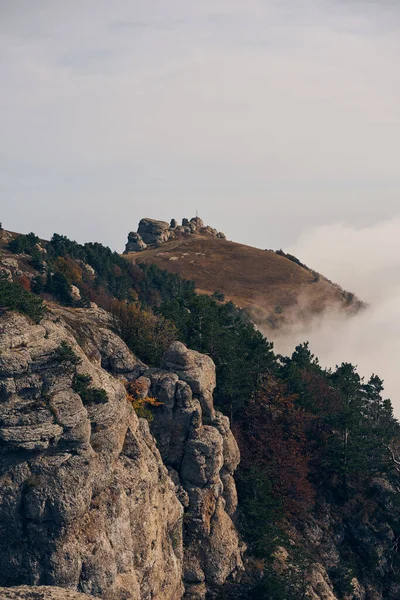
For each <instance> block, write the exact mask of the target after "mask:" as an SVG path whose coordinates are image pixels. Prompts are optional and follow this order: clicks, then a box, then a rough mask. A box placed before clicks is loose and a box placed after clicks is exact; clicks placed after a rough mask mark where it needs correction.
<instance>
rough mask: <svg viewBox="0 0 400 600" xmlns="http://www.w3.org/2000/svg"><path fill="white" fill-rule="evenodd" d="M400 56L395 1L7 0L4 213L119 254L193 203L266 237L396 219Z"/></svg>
mask: <svg viewBox="0 0 400 600" xmlns="http://www.w3.org/2000/svg"><path fill="white" fill-rule="evenodd" d="M399 56H400V5H399V3H398V2H397V1H389V0H380V1H378V0H376V1H374V0H360V1H354V0H353V1H334V0H297V1H296V2H293V0H279V1H273V0H270V1H268V0H266V1H261V0H248V1H247V2H243V1H239V0H212V1H211V0H204V1H203V2H188V1H187V0H170V1H169V2H165V1H162V0H147V1H146V2H138V1H137V0H131V1H130V2H126V1H125V0H115V1H114V2H109V1H108V0H84V1H83V2H82V1H81V0H68V2H65V1H62V0H34V1H32V0H3V1H2V2H0V85H1V90H2V92H1V94H0V132H1V135H0V198H1V200H0V202H1V216H0V219H1V220H2V221H3V223H4V224H5V226H7V227H8V228H9V229H14V230H21V231H27V230H30V229H33V230H34V231H36V232H37V233H38V234H40V235H42V236H43V237H48V236H49V235H51V234H52V233H53V232H54V231H58V232H60V233H65V234H67V235H69V236H70V237H73V238H77V239H78V240H79V241H85V240H89V239H90V240H94V239H96V240H99V241H102V242H104V243H106V244H109V245H111V246H112V247H113V248H116V249H119V250H121V249H122V247H123V244H124V241H125V236H126V234H127V233H128V231H129V230H131V229H135V228H136V225H137V221H138V220H139V219H140V218H141V217H142V216H150V217H153V218H161V219H165V220H166V219H169V218H171V217H176V218H182V217H183V216H188V217H191V216H193V215H194V214H195V211H196V208H197V209H198V210H199V214H200V216H202V217H203V218H204V220H205V221H206V222H207V223H209V224H210V225H213V226H214V227H216V228H218V229H220V230H223V231H225V232H226V233H227V235H228V237H229V238H230V239H234V240H237V241H241V242H244V243H248V244H253V245H256V246H259V247H267V248H279V247H285V246H288V245H289V244H292V243H294V241H295V239H296V238H297V236H298V235H300V233H301V232H302V230H303V229H305V228H307V227H310V226H315V225H321V224H326V223H331V222H333V221H336V220H340V221H342V222H344V223H348V224H352V225H355V226H359V225H366V224H371V223H374V222H376V221H377V220H380V219H382V218H389V217H391V216H393V215H394V214H396V213H397V211H398V201H399V177H400V175H399V168H398V157H399V155H400V118H399V115H400V70H399V68H398V64H399ZM339 279H340V278H339Z"/></svg>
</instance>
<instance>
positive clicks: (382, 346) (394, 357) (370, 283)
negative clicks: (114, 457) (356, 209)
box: [274, 217, 400, 416]
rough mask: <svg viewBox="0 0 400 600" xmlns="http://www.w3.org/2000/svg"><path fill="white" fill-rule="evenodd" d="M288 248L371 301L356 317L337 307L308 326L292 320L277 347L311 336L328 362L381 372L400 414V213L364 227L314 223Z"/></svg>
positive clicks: (280, 349)
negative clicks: (316, 224) (353, 365)
mask: <svg viewBox="0 0 400 600" xmlns="http://www.w3.org/2000/svg"><path fill="white" fill-rule="evenodd" d="M286 250H287V251H288V252H290V253H291V254H294V255H295V256H297V257H298V258H300V260H301V261H302V262H303V263H305V264H307V265H308V266H309V267H311V268H313V269H315V270H316V271H318V272H320V273H322V274H323V275H325V276H326V277H328V278H329V279H331V280H332V281H334V282H336V283H339V284H340V285H341V286H342V287H344V288H345V289H347V290H349V291H351V292H354V293H355V294H356V295H357V296H358V297H359V298H360V299H361V300H363V301H365V302H367V303H368V306H367V308H366V309H365V310H363V311H361V312H360V313H358V314H357V315H356V316H353V317H346V316H344V315H343V313H339V312H337V311H335V310H332V311H330V312H328V313H326V314H324V316H322V317H318V318H316V319H315V320H314V321H312V322H311V323H310V324H308V325H303V326H301V325H297V326H296V325H291V327H290V331H289V330H288V331H287V332H285V333H284V334H281V335H280V336H278V337H276V338H275V339H274V342H275V348H276V350H277V351H278V352H280V353H283V354H291V352H293V349H294V347H295V345H296V344H298V343H301V342H304V341H306V340H308V341H309V342H310V348H311V350H312V352H313V353H314V354H316V355H317V356H318V358H319V360H320V363H321V365H322V366H324V367H335V365H337V364H341V363H342V362H351V363H353V364H355V365H357V366H358V371H359V373H360V375H361V376H364V377H365V378H368V377H369V376H370V375H371V374H372V373H375V374H377V375H379V376H380V377H381V378H382V379H384V383H385V397H389V398H391V400H392V402H393V406H394V410H395V413H396V414H397V416H400V392H399V390H400V368H399V367H400V217H396V218H394V219H391V220H387V221H382V222H380V223H377V224H376V225H373V226H369V227H362V228H355V227H351V226H349V225H345V224H340V223H336V224H332V225H326V226H324V227H317V228H312V229H310V230H308V231H304V233H302V235H301V236H300V237H299V239H298V240H297V242H296V243H295V244H294V245H292V246H291V247H288V248H286Z"/></svg>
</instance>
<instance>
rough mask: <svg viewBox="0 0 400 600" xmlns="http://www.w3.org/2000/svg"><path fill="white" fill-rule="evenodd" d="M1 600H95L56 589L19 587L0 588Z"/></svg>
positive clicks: (69, 591)
mask: <svg viewBox="0 0 400 600" xmlns="http://www.w3.org/2000/svg"><path fill="white" fill-rule="evenodd" d="M0 598H1V600H96V599H95V597H94V596H87V595H86V594H80V593H78V592H73V591H72V590H65V589H63V588H58V587H52V586H50V587H47V586H38V587H30V586H25V585H23V586H21V587H13V588H0Z"/></svg>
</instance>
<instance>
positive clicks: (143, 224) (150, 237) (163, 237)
mask: <svg viewBox="0 0 400 600" xmlns="http://www.w3.org/2000/svg"><path fill="white" fill-rule="evenodd" d="M169 228H170V226H169V224H168V223H167V222H166V221H156V220H155V219H142V220H141V221H140V223H139V228H138V234H139V235H140V236H141V238H142V240H143V241H144V243H145V244H149V245H152V244H162V243H163V242H166V241H168V239H169V237H170V233H169Z"/></svg>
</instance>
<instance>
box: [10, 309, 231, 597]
mask: <svg viewBox="0 0 400 600" xmlns="http://www.w3.org/2000/svg"><path fill="white" fill-rule="evenodd" d="M175 370H176V371H175ZM79 378H80V379H79ZM137 378H140V380H141V383H142V387H144V389H145V391H146V393H148V394H150V395H153V396H154V397H156V398H157V400H159V401H160V402H162V403H163V404H162V405H161V406H159V407H158V408H154V409H153V412H154V421H153V422H152V423H151V432H150V429H149V424H148V422H147V421H146V420H144V419H138V418H137V416H136V414H135V412H134V411H133V409H132V407H131V405H130V404H129V403H128V402H127V399H126V390H125V386H124V383H123V381H124V380H128V381H131V380H134V379H137ZM82 380H85V381H86V386H87V385H89V389H94V391H95V392H96V390H97V392H96V393H91V394H87V393H84V390H83V391H82V387H79V386H78V385H77V382H79V381H81V382H82ZM88 382H89V383H88ZM214 387H215V367H214V364H213V363H212V361H211V359H209V358H208V357H204V356H202V355H200V354H198V353H197V352H192V351H190V350H188V349H187V348H186V347H185V346H184V345H183V344H177V343H175V344H173V346H172V347H171V348H170V349H169V350H168V351H167V353H166V355H165V357H164V361H163V369H148V368H147V367H146V365H144V364H143V363H142V362H141V361H139V360H137V359H136V357H134V356H133V355H132V354H131V352H130V351H129V350H128V348H127V347H126V345H125V344H124V342H123V341H122V340H121V339H120V338H119V337H118V336H117V335H116V334H115V333H113V332H112V331H111V329H110V322H109V316H108V314H107V313H105V312H104V311H102V310H99V309H98V308H97V307H96V306H94V305H93V306H92V307H91V308H89V309H67V308H60V307H52V309H51V311H50V312H49V313H48V314H47V315H46V318H45V319H43V320H42V321H41V323H40V324H39V325H33V324H31V323H30V322H28V320H27V319H26V318H25V317H23V316H21V315H18V314H11V313H9V314H7V315H5V316H4V317H2V318H1V320H0V585H3V586H23V585H28V584H29V585H33V586H43V585H44V586H58V587H60V588H68V589H71V590H76V591H79V592H82V593H85V594H89V595H91V596H98V597H100V598H102V599H103V600H145V599H146V600H147V599H149V598H157V600H179V599H180V598H182V597H183V594H184V586H185V587H186V596H185V598H187V599H191V600H192V599H193V600H194V599H196V600H198V599H201V600H203V599H204V598H205V594H206V591H207V590H213V589H215V588H216V587H217V586H218V585H220V584H221V583H223V581H224V580H225V579H226V578H227V577H229V576H231V577H234V576H235V573H237V572H238V570H240V569H241V556H240V551H239V540H238V536H237V532H236V530H235V527H234V525H233V522H232V520H231V516H232V515H233V514H234V512H235V509H236V489H235V485H234V481H233V477H232V475H233V472H234V470H235V468H236V466H237V463H238V460H239V454H238V449H237V445H236V442H235V440H234V438H233V436H232V433H231V431H230V427H229V421H228V419H227V418H226V417H224V416H223V415H221V414H220V413H218V412H216V411H215V410H214V408H213V404H212V391H213V389H214ZM203 413H204V415H205V423H206V424H204V423H203ZM156 440H157V444H156ZM157 446H158V447H157ZM160 453H161V454H160ZM34 589H35V590H39V588H38V587H35V588H34ZM46 590H47V591H49V590H50V588H46ZM7 593H9V592H7ZM46 593H47V592H46ZM49 593H50V592H49ZM52 593H53V592H52ZM56 593H58V592H57V591H55V592H54V594H56ZM62 593H63V592H62V590H61V591H60V594H62ZM0 597H1V596H0ZM10 597H11V598H13V597H12V596H10ZM21 597H22V598H28V597H29V596H21ZM64 597H65V598H68V596H62V595H61V596H60V595H59V596H57V595H53V596H51V595H50V596H44V598H46V599H47V598H49V600H50V599H51V600H53V598H54V600H56V598H57V599H58V598H60V600H61V599H63V598H64ZM72 597H73V596H72ZM74 600H75V599H74Z"/></svg>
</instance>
